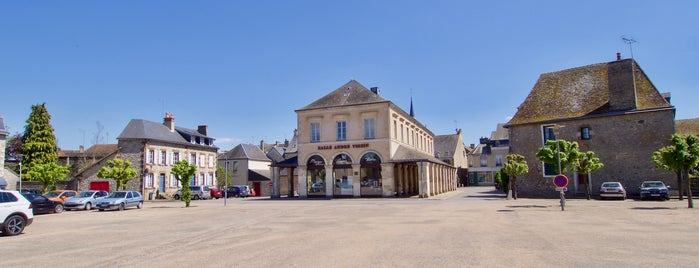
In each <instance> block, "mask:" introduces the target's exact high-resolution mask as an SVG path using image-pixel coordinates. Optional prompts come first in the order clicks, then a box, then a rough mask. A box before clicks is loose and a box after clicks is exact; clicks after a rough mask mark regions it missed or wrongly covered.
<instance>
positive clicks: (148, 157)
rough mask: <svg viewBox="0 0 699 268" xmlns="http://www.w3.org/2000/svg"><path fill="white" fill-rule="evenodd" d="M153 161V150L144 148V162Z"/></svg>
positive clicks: (150, 162)
mask: <svg viewBox="0 0 699 268" xmlns="http://www.w3.org/2000/svg"><path fill="white" fill-rule="evenodd" d="M153 162H155V150H153V149H148V150H146V164H153Z"/></svg>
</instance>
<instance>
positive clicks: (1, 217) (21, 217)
mask: <svg viewBox="0 0 699 268" xmlns="http://www.w3.org/2000/svg"><path fill="white" fill-rule="evenodd" d="M33 221H34V212H33V211H32V203H31V202H29V200H27V198H26V197H24V196H22V194H20V193H19V192H18V191H6V190H0V230H2V235H4V236H12V235H18V234H20V233H22V231H24V227H27V226H28V225H30V224H32V222H33Z"/></svg>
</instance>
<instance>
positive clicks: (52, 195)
mask: <svg viewBox="0 0 699 268" xmlns="http://www.w3.org/2000/svg"><path fill="white" fill-rule="evenodd" d="M59 195H61V192H48V193H46V194H45V195H44V196H46V197H58V196H59Z"/></svg>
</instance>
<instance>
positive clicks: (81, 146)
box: [80, 145, 85, 153]
mask: <svg viewBox="0 0 699 268" xmlns="http://www.w3.org/2000/svg"><path fill="white" fill-rule="evenodd" d="M80 152H81V153H84V152H85V146H83V145H80Z"/></svg>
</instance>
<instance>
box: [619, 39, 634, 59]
mask: <svg viewBox="0 0 699 268" xmlns="http://www.w3.org/2000/svg"><path fill="white" fill-rule="evenodd" d="M621 41H623V42H624V43H626V44H627V45H629V50H630V51H631V58H632V59H633V46H632V45H633V44H634V43H638V41H636V39H633V37H629V38H627V37H626V36H621Z"/></svg>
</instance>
